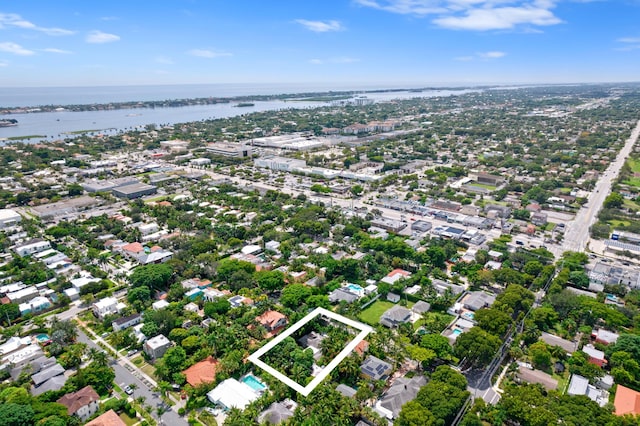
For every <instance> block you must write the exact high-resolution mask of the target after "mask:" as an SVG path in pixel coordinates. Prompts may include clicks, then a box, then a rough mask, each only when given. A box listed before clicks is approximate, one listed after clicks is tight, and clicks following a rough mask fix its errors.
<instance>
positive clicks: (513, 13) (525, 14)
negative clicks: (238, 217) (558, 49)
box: [433, 6, 562, 31]
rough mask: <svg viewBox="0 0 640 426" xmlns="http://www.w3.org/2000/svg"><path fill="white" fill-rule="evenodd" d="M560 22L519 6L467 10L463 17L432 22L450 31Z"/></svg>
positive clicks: (544, 12)
mask: <svg viewBox="0 0 640 426" xmlns="http://www.w3.org/2000/svg"><path fill="white" fill-rule="evenodd" d="M561 22H562V20H560V19H559V18H557V17H556V16H555V15H554V14H553V12H551V11H550V10H547V9H544V8H537V7H530V6H520V7H497V8H492V9H469V10H467V11H465V14H464V16H458V15H456V16H443V17H440V18H436V19H434V20H433V23H434V24H436V25H438V26H439V27H443V28H449V29H452V30H475V31H487V30H510V29H513V28H515V27H516V26H518V25H523V24H528V25H537V26H546V25H556V24H560V23H561Z"/></svg>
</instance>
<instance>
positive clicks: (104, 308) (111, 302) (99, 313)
mask: <svg viewBox="0 0 640 426" xmlns="http://www.w3.org/2000/svg"><path fill="white" fill-rule="evenodd" d="M117 313H118V299H116V298H115V297H105V298H104V299H100V300H98V301H97V302H95V303H94V304H93V314H94V315H95V316H96V317H98V318H100V319H104V317H106V316H107V315H115V314H117Z"/></svg>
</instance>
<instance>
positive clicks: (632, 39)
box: [616, 37, 640, 43]
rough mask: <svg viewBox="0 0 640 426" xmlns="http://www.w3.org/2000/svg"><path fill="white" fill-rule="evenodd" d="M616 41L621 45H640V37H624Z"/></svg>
mask: <svg viewBox="0 0 640 426" xmlns="http://www.w3.org/2000/svg"><path fill="white" fill-rule="evenodd" d="M616 41H617V42H620V43H640V37H622V38H619V39H618V40H616Z"/></svg>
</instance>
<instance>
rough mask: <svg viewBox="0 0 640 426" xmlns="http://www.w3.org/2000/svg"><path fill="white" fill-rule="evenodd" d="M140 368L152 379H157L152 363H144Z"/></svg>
mask: <svg viewBox="0 0 640 426" xmlns="http://www.w3.org/2000/svg"><path fill="white" fill-rule="evenodd" d="M140 370H142V371H144V373H145V374H146V375H147V376H149V377H151V378H152V379H153V380H158V378H157V377H156V369H155V368H154V366H153V365H150V364H145V365H143V366H142V367H140Z"/></svg>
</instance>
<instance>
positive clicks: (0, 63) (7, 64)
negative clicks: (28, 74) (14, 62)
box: [0, 61, 9, 68]
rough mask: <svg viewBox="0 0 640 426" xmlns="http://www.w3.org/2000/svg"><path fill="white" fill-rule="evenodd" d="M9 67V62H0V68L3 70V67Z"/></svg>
mask: <svg viewBox="0 0 640 426" xmlns="http://www.w3.org/2000/svg"><path fill="white" fill-rule="evenodd" d="M8 66H9V62H5V61H0V68H2V67H8Z"/></svg>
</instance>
